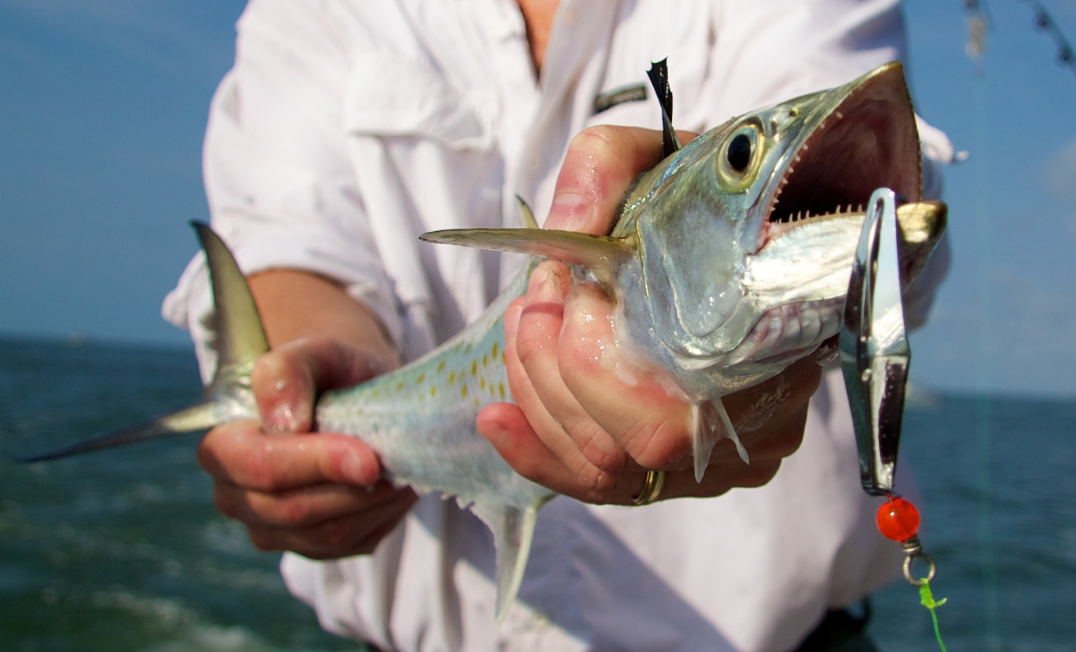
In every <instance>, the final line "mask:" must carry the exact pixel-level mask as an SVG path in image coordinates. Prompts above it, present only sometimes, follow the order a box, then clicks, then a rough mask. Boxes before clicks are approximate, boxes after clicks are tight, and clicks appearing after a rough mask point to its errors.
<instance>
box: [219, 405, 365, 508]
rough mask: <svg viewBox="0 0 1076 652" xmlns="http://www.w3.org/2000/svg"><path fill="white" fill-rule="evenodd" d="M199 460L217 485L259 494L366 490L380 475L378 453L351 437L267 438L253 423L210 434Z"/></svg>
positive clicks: (221, 428)
mask: <svg viewBox="0 0 1076 652" xmlns="http://www.w3.org/2000/svg"><path fill="white" fill-rule="evenodd" d="M198 462H199V463H200V464H201V465H202V467H203V468H204V469H205V470H206V471H208V472H209V474H210V475H212V476H213V477H214V479H216V480H218V481H220V482H228V483H231V484H234V485H238V486H241V487H246V488H248V489H255V490H258V491H283V490H288V489H294V488H298V487H304V486H307V485H313V484H321V483H324V482H342V483H346V484H353V485H360V486H370V485H373V484H374V483H376V482H377V480H378V478H379V477H380V475H381V465H380V462H379V461H378V459H377V455H376V454H375V453H374V452H373V450H371V449H370V447H369V446H367V445H366V444H364V443H362V441H361V440H359V439H357V438H355V437H349V436H347V435H342V434H336V433H317V434H304V435H301V436H296V435H267V434H265V433H264V432H262V431H261V430H260V429H259V427H258V424H257V423H256V422H254V421H233V422H230V423H227V424H225V425H223V426H218V427H217V428H214V429H213V430H210V431H209V433H208V434H207V435H206V436H205V438H204V439H203V440H202V442H201V444H200V445H199V446H198Z"/></svg>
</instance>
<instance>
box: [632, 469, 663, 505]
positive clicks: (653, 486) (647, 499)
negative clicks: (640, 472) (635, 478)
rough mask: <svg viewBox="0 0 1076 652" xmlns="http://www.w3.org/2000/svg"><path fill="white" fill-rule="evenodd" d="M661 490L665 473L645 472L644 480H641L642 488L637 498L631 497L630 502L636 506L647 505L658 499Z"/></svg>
mask: <svg viewBox="0 0 1076 652" xmlns="http://www.w3.org/2000/svg"><path fill="white" fill-rule="evenodd" d="M663 488H665V472H664V471H647V472H646V479H645V480H643V488H642V489H641V490H640V491H639V495H638V496H632V497H631V502H633V503H635V504H636V505H649V504H650V503H652V502H654V501H655V500H657V499H658V496H660V495H661V490H662V489H663Z"/></svg>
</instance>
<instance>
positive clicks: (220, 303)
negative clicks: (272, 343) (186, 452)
mask: <svg viewBox="0 0 1076 652" xmlns="http://www.w3.org/2000/svg"><path fill="white" fill-rule="evenodd" d="M192 226H194V229H195V231H197V232H198V239H199V240H200V241H201V243H202V248H203V249H204V250H205V253H206V260H207V261H208V264H209V276H210V282H211V284H212V287H213V303H214V307H215V309H216V312H217V324H218V331H217V333H218V338H219V339H218V342H217V349H218V362H217V371H216V373H215V374H214V376H213V380H212V382H211V383H210V384H209V386H208V387H207V388H206V395H207V399H206V400H205V401H204V402H202V403H198V404H196V405H192V406H190V407H187V408H183V409H181V410H179V411H178V412H173V413H172V414H169V415H166V416H163V417H159V418H157V419H152V420H150V421H146V422H143V423H139V424H136V425H133V426H128V427H125V428H120V429H119V430H113V431H111V432H107V433H105V434H103V435H99V436H97V437H93V438H91V439H86V440H83V441H81V442H76V443H74V444H69V445H67V446H62V447H60V448H56V449H53V450H51V451H46V452H44V453H38V454H35V455H29V456H26V457H21V458H16V460H15V461H17V462H20V463H31V462H43V461H46V460H55V459H59V458H62V457H69V456H71V455H79V454H81V453H89V452H91V451H97V450H102V449H106V448H116V447H117V446H126V445H127V444H134V443H138V442H143V441H150V440H153V439H162V438H164V437H172V436H175V435H180V434H184V433H188V432H196V431H199V430H208V429H210V428H213V427H214V426H218V425H220V424H222V423H225V422H227V421H230V420H232V419H235V418H239V417H244V416H247V417H249V416H254V415H256V414H257V408H256V406H255V403H254V395H253V393H252V392H251V389H250V370H251V369H252V368H253V367H254V361H255V360H257V359H258V356H260V355H261V354H263V353H265V352H266V351H268V350H269V344H268V340H267V339H266V337H265V329H264V328H263V327H262V322H261V317H260V316H259V315H258V309H257V307H256V306H255V305H254V298H253V296H252V295H251V294H250V288H249V287H248V286H247V281H246V277H245V276H243V273H242V272H241V271H239V266H238V265H237V264H236V262H235V257H233V256H232V253H231V251H229V250H228V247H227V245H225V244H224V241H223V240H221V239H220V237H219V236H218V235H217V234H216V233H214V232H213V230H212V229H211V228H209V226H207V225H205V224H201V223H192Z"/></svg>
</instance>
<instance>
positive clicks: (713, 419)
mask: <svg viewBox="0 0 1076 652" xmlns="http://www.w3.org/2000/svg"><path fill="white" fill-rule="evenodd" d="M718 420H720V422H721V425H722V426H723V428H724V434H725V436H727V437H728V438H729V439H731V440H732V443H733V444H735V446H736V452H737V453H738V454H739V455H740V459H741V460H743V461H744V464H750V463H751V459H750V458H749V457H748V455H747V449H746V448H744V446H743V443H742V442H740V437H739V435H737V434H736V429H735V428H734V427H733V426H732V419H730V418H729V413H728V412H727V411H726V410H725V404H724V403H722V402H721V398H720V397H718V398H714V399H711V400H708V401H702V402H699V403H695V404H694V405H692V406H691V448H692V456H693V457H694V458H695V481H696V482H702V478H703V476H704V475H705V474H706V468H707V467H708V466H709V465H710V453H712V452H713V450H714V445H715V444H717V442H718V441H719V440H720V439H721V434H722V433H721V432H719V431H718V429H717V421H718Z"/></svg>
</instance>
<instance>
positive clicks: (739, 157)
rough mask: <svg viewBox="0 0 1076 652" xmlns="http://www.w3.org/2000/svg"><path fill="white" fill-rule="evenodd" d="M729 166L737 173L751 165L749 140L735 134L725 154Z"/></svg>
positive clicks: (744, 136) (742, 135)
mask: <svg viewBox="0 0 1076 652" xmlns="http://www.w3.org/2000/svg"><path fill="white" fill-rule="evenodd" d="M726 155H727V156H728V159H729V165H730V166H731V167H732V169H733V170H736V171H737V172H743V171H744V170H746V169H747V166H748V164H750V163H751V139H750V138H748V137H747V136H746V135H744V134H736V136H735V137H733V139H732V142H731V143H729V149H728V152H727V154H726Z"/></svg>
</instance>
